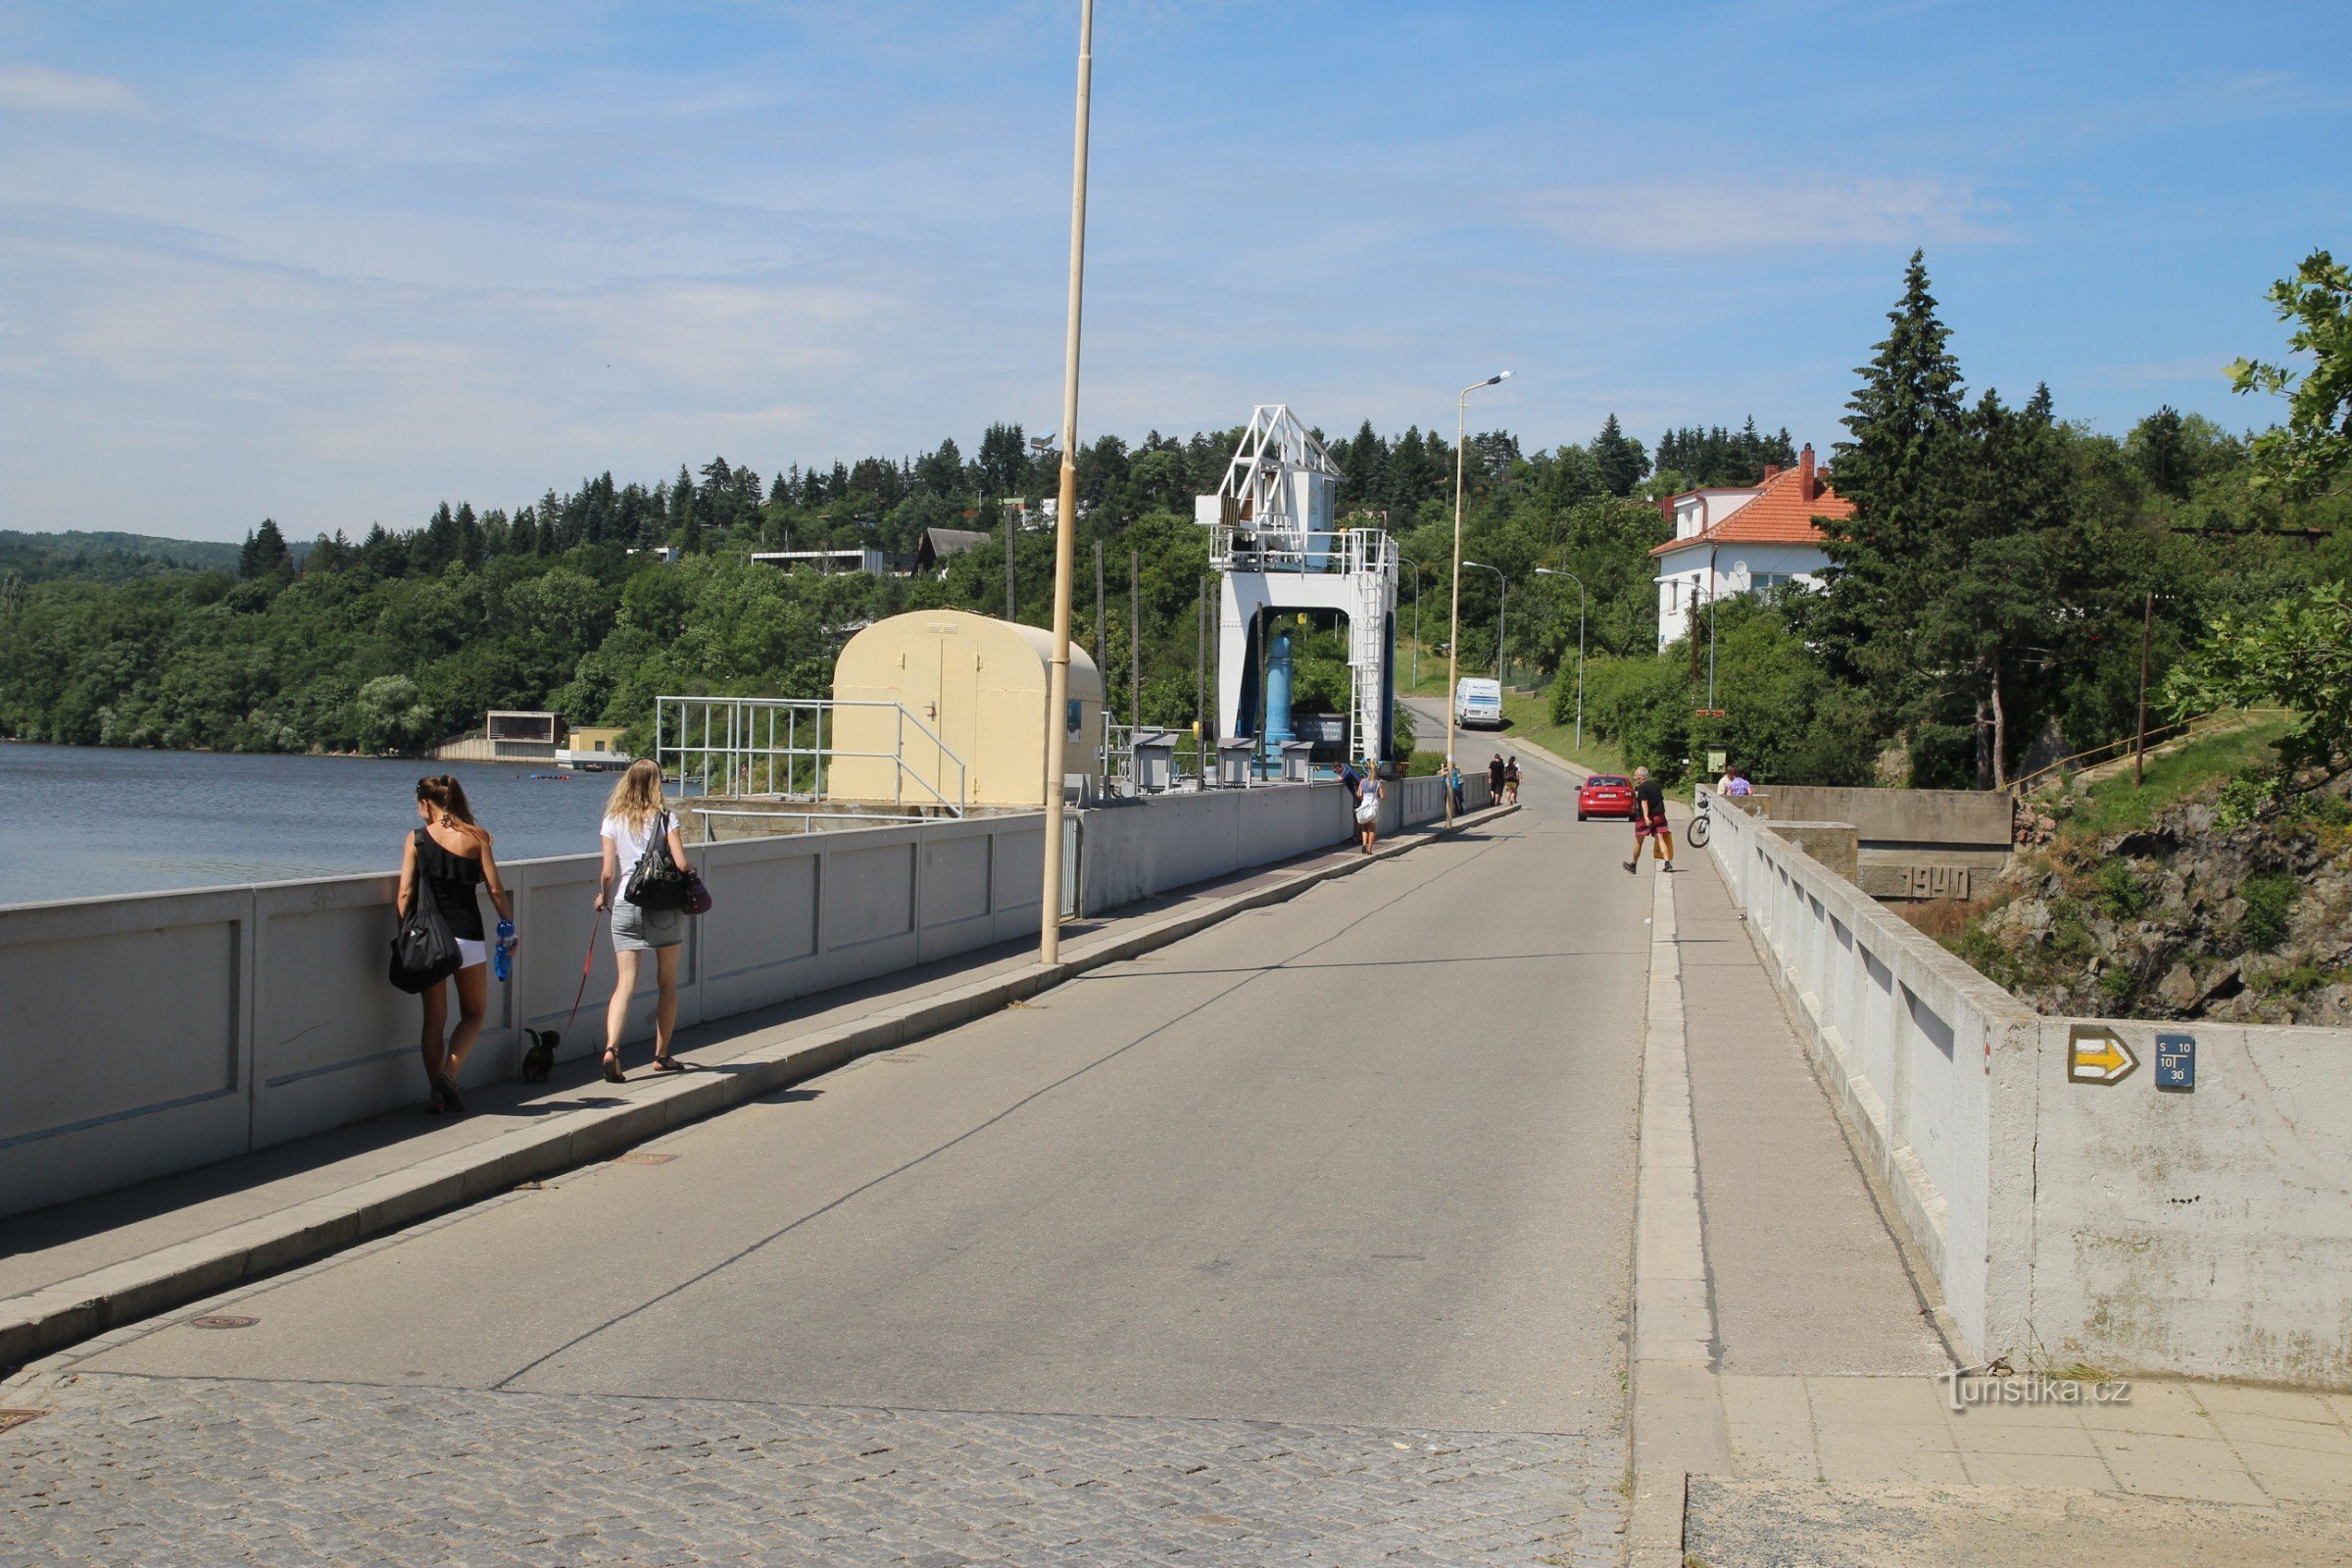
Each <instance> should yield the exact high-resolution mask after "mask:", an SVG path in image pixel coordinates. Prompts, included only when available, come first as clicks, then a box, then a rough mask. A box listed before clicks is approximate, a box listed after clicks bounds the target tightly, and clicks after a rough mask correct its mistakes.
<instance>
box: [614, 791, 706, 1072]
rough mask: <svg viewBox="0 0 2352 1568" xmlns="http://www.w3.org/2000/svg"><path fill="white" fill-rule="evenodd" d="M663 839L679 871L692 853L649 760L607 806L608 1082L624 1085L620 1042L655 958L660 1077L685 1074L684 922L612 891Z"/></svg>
mask: <svg viewBox="0 0 2352 1568" xmlns="http://www.w3.org/2000/svg"><path fill="white" fill-rule="evenodd" d="M657 833H660V834H661V835H662V836H663V837H664V838H665V839H666V840H667V841H668V844H669V858H671V859H672V860H675V861H676V862H677V865H678V869H679V870H681V871H687V870H692V869H693V867H692V866H690V865H688V864H687V863H686V845H685V843H684V842H683V841H682V840H681V839H679V837H678V823H677V819H676V818H675V817H673V816H671V815H670V814H669V805H668V803H667V802H666V801H665V800H663V799H662V769H661V768H660V767H659V766H657V765H656V764H655V763H654V762H653V760H651V759H648V758H639V759H638V760H636V761H634V762H631V763H630V764H629V770H628V771H627V772H626V773H623V774H622V775H621V776H620V782H619V783H618V784H615V785H613V794H612V797H611V798H610V799H609V800H607V801H606V802H605V826H604V833H603V840H602V842H603V844H604V850H605V868H604V874H603V876H602V878H601V879H600V880H599V882H598V883H597V890H596V907H598V908H599V909H605V908H610V909H611V910H612V911H613V971H614V973H613V1000H612V1001H611V1002H609V1003H607V1004H606V1005H605V1077H606V1079H607V1080H608V1081H610V1082H612V1083H616V1084H618V1083H626V1082H628V1079H627V1078H626V1077H625V1076H624V1075H623V1074H622V1072H621V1070H620V1037H621V1033H622V1031H623V1030H625V1029H627V1027H628V1023H629V999H630V998H631V997H634V996H635V995H636V994H637V965H638V960H639V959H640V958H641V957H642V956H644V955H646V954H647V953H651V954H652V955H653V956H654V973H655V976H656V978H657V979H658V980H659V981H660V982H661V986H662V996H661V1000H660V1001H658V1002H657V1003H656V1004H655V1005H654V1071H656V1072H684V1071H685V1070H686V1069H685V1068H684V1067H683V1066H681V1065H679V1063H678V1062H677V1061H676V1060H675V1059H674V1058H672V1057H671V1055H670V1054H669V1037H670V1035H671V1033H672V1031H673V1030H675V1028H676V1027H677V1022H678V945H679V944H680V943H682V942H684V941H685V940H686V916H685V914H684V913H683V912H681V911H679V910H677V909H641V908H639V907H637V906H636V905H634V904H631V903H630V902H629V901H628V900H627V899H626V898H625V897H623V898H615V897H614V896H613V888H614V887H615V886H618V887H620V888H622V889H626V888H627V887H628V885H629V876H630V873H632V872H634V871H635V870H636V869H637V862H638V861H639V860H641V859H643V858H645V855H646V852H647V851H649V850H650V849H652V848H653V844H654V835H655V834H657Z"/></svg>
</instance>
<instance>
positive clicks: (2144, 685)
mask: <svg viewBox="0 0 2352 1568" xmlns="http://www.w3.org/2000/svg"><path fill="white" fill-rule="evenodd" d="M2155 633H2156V595H2155V593H2154V592H2153V591H2151V592H2150V593H2149V594H2148V600H2147V604H2146V606H2145V607H2144V608H2142V609H2141V611H2140V614H2139V740H2138V741H2137V743H2136V744H2135V745H2133V747H2132V749H2131V787H2132V788H2133V789H2138V788H2140V787H2141V785H2143V784H2144V783H2146V781H2147V776H2148V644H2149V642H2150V641H2151V640H2152V639H2153V638H2154V636H2155Z"/></svg>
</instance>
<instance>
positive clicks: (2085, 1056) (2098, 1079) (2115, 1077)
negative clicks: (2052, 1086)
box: [2067, 1024, 2139, 1084]
mask: <svg viewBox="0 0 2352 1568" xmlns="http://www.w3.org/2000/svg"><path fill="white" fill-rule="evenodd" d="M2067 1045H2068V1046H2069V1047H2070V1048H2071V1050H2072V1052H2073V1058H2074V1059H2073V1061H2072V1063H2071V1064H2070V1066H2069V1067H2068V1069H2067V1072H2068V1076H2070V1077H2071V1078H2073V1079H2074V1081H2075V1082H2077V1083H2079V1084H2113V1083H2121V1082H2123V1080H2124V1079H2125V1077H2126V1076H2128V1075H2129V1074H2130V1073H2131V1069H2132V1068H2134V1067H2136V1066H2138V1065H2139V1058H2138V1057H2137V1056H2134V1055H2133V1054H2131V1047H2129V1046H2127V1045H2125V1044H2124V1042H2123V1038H2122V1037H2121V1036H2119V1035H2118V1034H2117V1033H2116V1032H2115V1031H2114V1030H2112V1029H2103V1028H2100V1027H2099V1026H2097V1025H2095V1024H2077V1025H2075V1026H2074V1027H2073V1028H2072V1029H2070V1030H2068V1031H2067Z"/></svg>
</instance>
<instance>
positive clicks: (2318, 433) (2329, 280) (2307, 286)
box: [2229, 250, 2352, 498]
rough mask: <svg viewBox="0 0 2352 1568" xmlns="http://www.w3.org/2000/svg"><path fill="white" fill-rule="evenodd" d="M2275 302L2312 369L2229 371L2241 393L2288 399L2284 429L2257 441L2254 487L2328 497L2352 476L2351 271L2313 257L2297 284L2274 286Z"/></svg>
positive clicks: (2249, 365)
mask: <svg viewBox="0 0 2352 1568" xmlns="http://www.w3.org/2000/svg"><path fill="white" fill-rule="evenodd" d="M2270 301H2271V304H2272V305H2273V306H2275V307H2276V308H2277V310H2278V319H2280V320H2281V321H2292V322H2294V323H2295V329H2294V331H2293V332H2292V333H2290V334H2289V335H2288V337H2287V340H2286V341H2287V347H2288V348H2290V349H2292V350H2294V351H2295V352H2297V353H2299V354H2308V355H2310V356H2311V358H2312V366H2311V368H2310V369H2309V370H2308V371H2303V372H2299V371H2296V370H2294V369H2291V368H2287V367H2285V366H2280V365H2267V364H2263V363H2261V362H2259V361H2252V360H2238V361H2237V362H2235V363H2234V364H2232V365H2231V366H2230V367H2229V379H2230V382H2231V384H2232V385H2233V386H2234V388H2235V389H2236V390H2237V391H2239V392H2241V393H2244V392H2268V393H2270V394H2272V395H2273V396H2275V397H2283V398H2285V399H2286V423H2285V424H2283V425H2279V426H2276V427H2274V428H2272V429H2269V430H2266V431H2264V432H2263V433H2262V434H2261V435H2258V436H2256V437H2255V438H2254V448H2253V456H2254V464H2255V468H2256V473H2257V478H2256V483H2258V484H2266V485H2275V486H2277V487H2278V489H2279V490H2281V491H2283V492H2284V493H2286V494H2287V495H2289V496H2292V497H2298V498H2300V497H2308V496H2316V495H2331V494H2334V493H2336V492H2337V491H2338V490H2340V489H2341V487H2342V486H2343V484H2344V482H2345V480H2346V478H2347V476H2352V269H2347V268H2346V267H2345V265H2344V264H2343V263H2341V262H2338V261H2337V260H2336V259H2335V258H2334V257H2332V256H2330V255H2329V254H2328V253H2327V252H2326V251H2324V250H2321V251H2313V252H2312V253H2311V254H2310V255H2309V256H2307V257H2305V258H2304V259H2303V265H2302V266H2300V267H2298V268H2296V269H2295V275H2294V276H2292V277H2282V278H2280V279H2279V280H2278V282H2276V283H2273V284H2272V285H2271V289H2270Z"/></svg>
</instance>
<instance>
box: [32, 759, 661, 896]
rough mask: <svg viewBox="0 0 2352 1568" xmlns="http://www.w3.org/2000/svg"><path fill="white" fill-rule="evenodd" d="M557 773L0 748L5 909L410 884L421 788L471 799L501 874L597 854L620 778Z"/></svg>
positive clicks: (465, 765)
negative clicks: (303, 884)
mask: <svg viewBox="0 0 2352 1568" xmlns="http://www.w3.org/2000/svg"><path fill="white" fill-rule="evenodd" d="M553 771H554V764H553V763H548V762H541V763H536V764H522V763H517V764H508V763H497V762H424V761H416V760H407V761H377V760H372V759H364V758H350V757H248V756H236V755H232V754H228V753H219V752H137V751H126V750H120V749H115V748H108V747H84V746H24V745H12V744H5V743H0V905H5V904H28V903H37V902H41V901H45V900H50V899H83V898H93V897H97V896H99V895H102V894H110V893H153V892H160V891H162V890H164V889H167V888H192V887H210V886H216V885H220V884H222V883H247V882H281V881H285V880H288V879H290V878H295V877H306V876H333V875H341V874H344V873H348V872H353V871H387V872H389V871H397V870H399V869H400V841H401V838H402V837H403V835H405V834H407V833H408V832H409V831H410V830H411V829H412V828H414V827H416V825H417V815H416V811H417V807H416V790H417V779H418V777H420V776H421V775H423V774H426V773H439V772H448V773H450V774H452V775H454V776H455V777H456V778H457V779H458V780H459V782H461V783H463V784H464V785H465V786H466V796H467V798H468V799H470V800H471V801H472V803H473V810H474V815H475V816H476V817H477V818H479V819H480V821H481V823H482V825H483V826H484V827H486V828H488V829H489V830H490V832H491V834H492V835H493V836H494V837H495V838H496V840H497V845H498V858H500V859H501V860H522V859H531V858H537V857H540V856H547V855H585V854H589V853H591V852H593V851H594V850H595V849H596V832H597V826H598V823H599V822H600V821H601V820H602V818H603V815H604V802H605V795H606V792H607V791H609V790H611V789H612V787H613V781H614V778H613V774H610V773H602V774H599V773H577V774H573V775H571V776H570V777H569V778H567V779H562V780H558V779H534V778H532V777H531V776H530V775H531V774H532V773H533V772H553Z"/></svg>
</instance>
